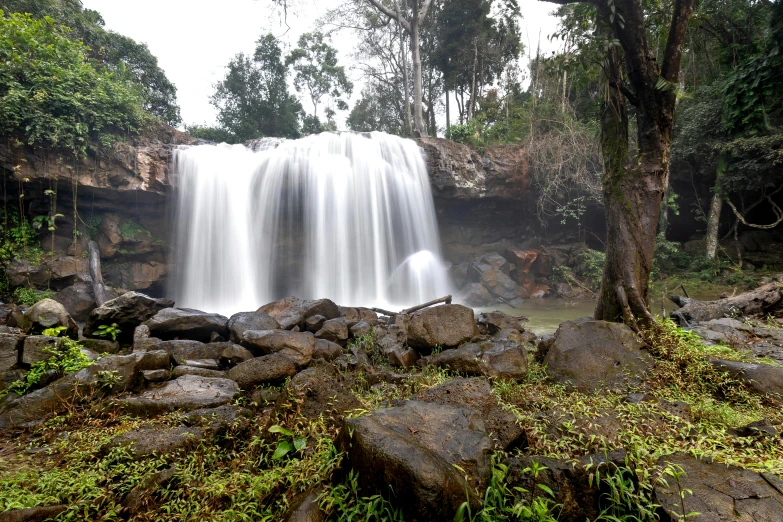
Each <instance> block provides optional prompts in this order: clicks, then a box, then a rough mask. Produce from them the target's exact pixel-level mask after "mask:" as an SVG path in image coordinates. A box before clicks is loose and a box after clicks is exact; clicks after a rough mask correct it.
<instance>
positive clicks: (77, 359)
mask: <svg viewBox="0 0 783 522" xmlns="http://www.w3.org/2000/svg"><path fill="white" fill-rule="evenodd" d="M44 352H46V353H47V354H49V355H50V357H49V358H48V359H46V360H45V361H38V362H37V363H33V365H32V367H31V368H30V371H29V372H28V373H27V374H26V375H25V376H24V379H21V380H18V381H15V382H14V383H12V384H11V386H9V387H8V389H7V390H6V391H5V392H3V393H4V394H5V393H11V392H13V393H17V394H19V395H24V394H26V393H29V392H30V391H32V390H34V389H35V388H36V386H37V385H38V383H39V382H41V378H42V377H43V376H44V374H46V373H48V372H51V371H54V372H56V374H57V377H58V378H59V377H62V376H63V375H65V374H66V373H70V372H78V371H79V370H81V369H83V368H86V367H88V366H90V365H91V364H92V361H90V359H88V358H87V356H86V355H84V354H83V353H82V351H81V345H79V343H77V342H76V341H72V340H71V339H65V338H64V339H61V340H60V341H58V343H57V345H56V347H55V348H44Z"/></svg>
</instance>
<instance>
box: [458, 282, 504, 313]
mask: <svg viewBox="0 0 783 522" xmlns="http://www.w3.org/2000/svg"><path fill="white" fill-rule="evenodd" d="M459 300H460V302H462V303H465V304H466V305H468V306H477V307H481V306H491V305H493V304H495V303H496V302H497V299H495V298H494V297H492V294H490V293H489V290H487V289H486V288H484V286H483V285H482V284H481V283H468V284H467V285H466V286H465V287H464V288H463V289H462V291H461V292H460V295H459Z"/></svg>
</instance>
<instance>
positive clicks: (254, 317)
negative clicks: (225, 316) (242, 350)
mask: <svg viewBox="0 0 783 522" xmlns="http://www.w3.org/2000/svg"><path fill="white" fill-rule="evenodd" d="M279 328H280V323H278V322H277V321H276V320H275V319H274V318H273V317H272V316H270V315H269V314H267V313H265V312H261V311H256V312H239V313H238V314H234V315H232V316H231V318H230V319H229V320H228V330H229V332H230V340H231V342H234V343H239V344H241V343H242V342H243V341H244V340H245V332H246V331H248V330H277V329H279Z"/></svg>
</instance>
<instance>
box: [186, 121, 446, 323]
mask: <svg viewBox="0 0 783 522" xmlns="http://www.w3.org/2000/svg"><path fill="white" fill-rule="evenodd" d="M253 149H254V150H251V149H250V148H247V147H245V146H242V145H226V144H221V145H199V146H193V147H187V148H182V149H180V150H178V151H176V153H175V159H174V161H175V171H176V184H177V196H176V198H177V202H176V210H175V212H176V216H175V219H174V226H175V229H174V239H175V244H176V246H175V258H174V268H173V276H174V277H173V285H174V288H173V291H174V296H175V299H176V301H177V304H178V306H182V307H190V308H197V309H200V310H206V311H214V312H220V313H223V314H231V313H235V312H239V311H248V310H255V309H257V308H258V307H259V306H261V305H263V304H265V303H267V302H270V301H274V300H276V299H279V298H282V297H286V296H289V295H295V296H297V297H300V298H303V299H315V298H322V297H326V298H329V299H332V300H333V301H335V302H336V303H338V304H340V305H349V306H382V307H390V308H392V309H401V308H403V307H405V306H409V305H413V304H418V303H422V302H424V301H428V300H431V299H435V298H437V297H441V296H443V295H445V294H447V293H449V290H450V289H449V282H448V278H447V275H446V270H445V267H444V265H443V262H442V260H441V256H440V244H439V238H438V230H437V224H436V220H435V209H434V206H433V201H432V194H431V191H430V186H429V179H428V176H427V170H426V165H425V163H424V159H423V157H422V154H421V151H420V150H419V147H418V145H417V144H416V143H415V142H414V141H411V140H406V139H402V138H399V137H396V136H391V135H388V134H384V133H369V134H354V133H323V134H319V135H314V136H309V137H307V138H303V139H300V140H294V141H280V140H268V141H261V142H259V143H258V145H257V146H254V147H253Z"/></svg>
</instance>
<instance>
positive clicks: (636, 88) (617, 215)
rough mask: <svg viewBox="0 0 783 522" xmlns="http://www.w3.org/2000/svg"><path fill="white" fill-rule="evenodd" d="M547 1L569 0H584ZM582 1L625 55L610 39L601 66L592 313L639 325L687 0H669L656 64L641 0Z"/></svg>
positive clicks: (648, 317) (646, 313)
mask: <svg viewBox="0 0 783 522" xmlns="http://www.w3.org/2000/svg"><path fill="white" fill-rule="evenodd" d="M551 1H553V2H555V3H559V4H569V3H577V2H579V1H584V0H551ZM589 3H592V4H593V5H595V6H596V8H597V9H598V13H599V15H600V17H601V18H602V19H603V21H604V23H605V24H606V25H607V26H608V27H611V31H612V34H613V36H614V37H615V38H616V39H617V40H618V41H619V42H620V48H621V50H622V55H623V56H622V58H623V61H624V62H625V67H624V68H621V67H620V65H619V62H620V56H619V52H620V49H618V47H617V46H610V47H609V50H608V63H609V66H608V67H606V68H605V69H604V74H605V76H606V84H607V85H608V87H607V88H606V97H605V106H606V107H609V108H612V109H611V110H608V111H607V110H605V111H604V114H603V115H602V119H601V134H602V136H601V145H602V152H603V155H604V164H605V165H606V168H605V173H604V205H605V207H606V225H607V230H608V232H607V244H606V265H605V267H604V276H603V281H602V283H601V294H600V298H599V302H598V306H597V307H596V309H595V318H596V319H603V320H607V321H624V322H626V323H628V324H630V325H632V326H635V325H637V324H641V325H645V324H649V323H651V322H652V321H653V320H654V319H653V316H652V314H651V313H650V310H649V305H648V302H647V286H648V280H649V277H650V271H651V270H652V259H653V252H654V250H655V236H656V231H657V226H658V218H659V215H660V209H661V201H662V200H663V194H664V190H665V188H666V186H667V185H668V182H669V160H670V154H671V142H672V127H673V124H674V108H675V103H676V83H677V78H678V76H679V73H680V61H681V58H682V47H683V45H684V43H685V35H686V30H687V28H688V20H689V19H690V16H691V14H692V12H693V6H694V3H695V0H675V1H674V6H673V9H672V19H671V25H670V27H669V35H668V39H667V41H666V48H665V51H664V56H663V65H662V66H661V67H659V66H658V61H657V58H656V53H655V47H654V46H653V45H652V44H651V39H650V38H648V34H647V33H648V26H649V24H648V23H647V20H645V13H644V7H643V5H642V0H611V1H608V0H592V1H590V2H589ZM622 69H624V71H623V70H622ZM623 73H625V74H623ZM626 77H627V83H626ZM620 93H622V95H623V96H620ZM623 97H624V98H625V99H622V98H623ZM625 100H627V101H628V102H629V103H630V104H632V105H633V106H635V108H636V122H637V128H638V145H639V152H638V157H636V158H634V159H633V160H632V161H628V143H627V137H628V117H627V114H624V111H625V110H626V109H625Z"/></svg>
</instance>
